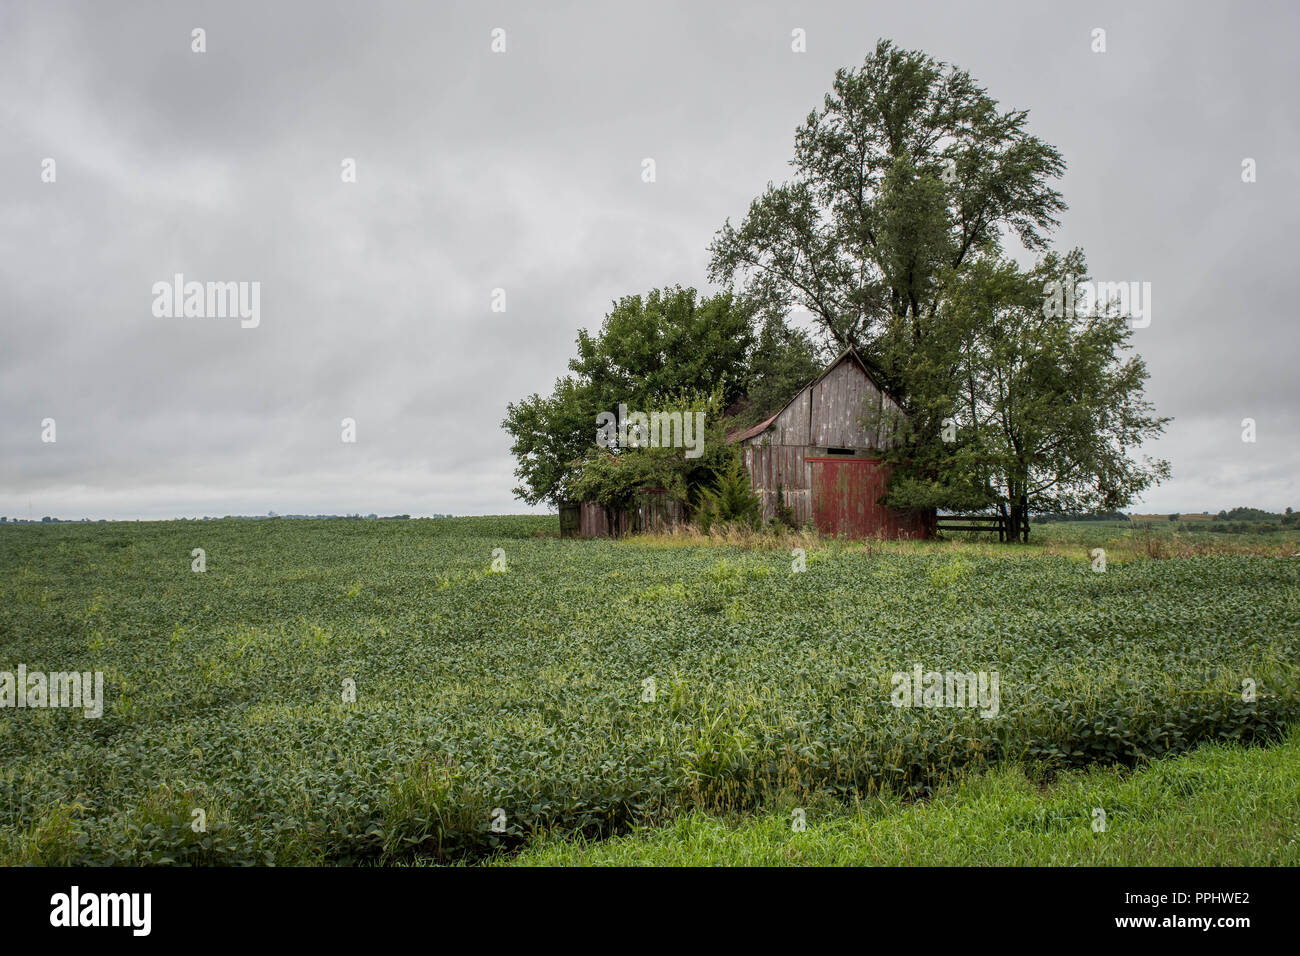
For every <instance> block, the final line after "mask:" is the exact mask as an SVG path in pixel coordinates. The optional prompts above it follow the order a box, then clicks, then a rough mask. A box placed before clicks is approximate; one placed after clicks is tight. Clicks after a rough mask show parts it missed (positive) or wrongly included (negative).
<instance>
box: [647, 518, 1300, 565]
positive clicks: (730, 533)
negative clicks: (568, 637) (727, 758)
mask: <svg viewBox="0 0 1300 956" xmlns="http://www.w3.org/2000/svg"><path fill="white" fill-rule="evenodd" d="M1034 531H1036V532H1038V533H1037V537H1036V539H1035V534H1034V532H1031V534H1030V542H1029V544H1027V545H1026V544H1002V543H999V542H998V541H997V540H996V539H994V538H993V537H992V536H990V535H980V536H975V535H971V536H969V537H968V536H966V535H963V534H958V535H956V536H953V537H948V538H944V539H939V540H928V541H907V540H889V539H884V538H867V539H863V540H846V539H843V538H834V537H828V536H826V535H822V534H820V533H819V532H817V531H815V530H812V529H809V528H802V529H797V530H796V529H790V528H784V527H780V528H764V529H760V530H754V529H750V528H744V527H737V526H725V527H714V528H712V529H710V530H709V531H708V532H707V533H706V532H702V531H700V530H699V529H698V528H697V527H696V526H695V525H690V524H687V525H681V526H679V527H677V528H675V529H673V530H670V531H662V532H654V533H647V534H638V535H629V536H627V537H625V538H623V539H621V541H622V542H623V543H625V544H628V545H634V546H636V547H643V548H700V547H706V548H707V547H733V548H747V549H753V550H762V551H790V550H792V549H794V548H803V549H805V550H811V549H813V548H817V549H826V548H832V549H835V550H838V551H845V552H854V551H860V552H864V553H867V554H889V553H907V554H918V553H919V554H926V553H942V554H951V553H954V552H957V553H963V554H979V555H983V556H985V557H992V558H1001V557H1017V556H1025V555H1052V556H1062V557H1071V558H1079V557H1087V556H1088V555H1089V554H1090V552H1091V551H1092V549H1093V548H1104V549H1105V550H1106V556H1107V559H1108V560H1117V561H1133V560H1152V561H1162V560H1169V559H1180V558H1195V557H1204V556H1206V555H1249V556H1256V557H1273V558H1290V557H1297V556H1300V555H1298V554H1297V546H1296V542H1295V541H1293V540H1289V539H1287V540H1282V541H1277V542H1263V541H1259V540H1258V539H1249V538H1245V539H1243V538H1241V537H1239V536H1236V535H1217V536H1214V540H1207V539H1206V538H1205V537H1204V536H1200V535H1188V534H1185V533H1182V532H1178V531H1164V530H1160V531H1155V530H1152V529H1150V528H1142V527H1137V528H1134V529H1132V530H1127V529H1126V530H1125V531H1124V532H1122V533H1120V534H1116V535H1104V536H1089V537H1087V538H1083V537H1080V538H1078V539H1063V538H1057V537H1047V536H1045V535H1044V534H1043V533H1042V532H1041V531H1040V530H1039V529H1038V528H1037V526H1036V527H1035V529H1034Z"/></svg>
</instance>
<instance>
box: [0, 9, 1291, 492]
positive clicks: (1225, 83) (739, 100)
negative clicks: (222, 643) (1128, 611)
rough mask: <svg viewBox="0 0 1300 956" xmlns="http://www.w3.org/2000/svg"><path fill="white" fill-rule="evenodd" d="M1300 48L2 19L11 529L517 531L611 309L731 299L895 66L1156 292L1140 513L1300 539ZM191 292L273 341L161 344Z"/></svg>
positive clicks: (1262, 29)
mask: <svg viewBox="0 0 1300 956" xmlns="http://www.w3.org/2000/svg"><path fill="white" fill-rule="evenodd" d="M1297 25H1300V15H1297V13H1296V12H1295V10H1294V9H1292V8H1290V7H1288V6H1287V5H1285V4H1258V5H1253V6H1251V7H1250V8H1248V9H1246V10H1245V11H1243V10H1242V8H1240V7H1234V6H1231V5H1228V4H1187V3H1169V4H1143V5H1141V6H1139V7H1132V6H1130V5H1125V4H1114V5H1094V6H1092V7H1091V8H1089V9H1088V10H1086V11H1083V10H1056V9H1043V8H1042V7H1041V5H1035V4H1030V3H1025V4H994V5H985V4H981V5H973V4H957V3H954V4H951V5H939V4H935V5H930V6H926V5H915V4H912V5H891V6H880V7H877V8H874V9H872V8H868V7H867V6H865V5H863V4H861V3H852V2H843V3H827V4H818V5H815V6H809V7H807V8H800V7H798V6H790V5H787V4H776V3H768V4H764V3H759V4H755V3H743V4H742V3H739V2H737V3H726V4H710V5H707V7H705V5H699V4H686V3H682V4H657V5H653V6H652V7H649V8H647V7H640V6H632V5H629V6H626V7H623V6H619V7H617V8H615V7H614V6H613V5H597V4H586V5H580V4H571V5H547V6H546V7H545V8H542V7H538V6H536V5H531V4H522V3H518V4H500V5H478V4H476V5H473V6H469V5H466V6H463V7H462V6H452V5H446V4H439V5H431V4H417V3H381V4H376V5H363V4H333V5H327V4H318V3H305V2H304V3H285V4H275V5H263V4H257V3H235V4H223V5H221V6H219V7H205V6H198V5H183V4H171V3H149V4H143V3H141V4H114V5H112V6H107V5H103V4H94V3H58V2H55V3H44V4H39V5H30V6H27V7H19V6H17V5H8V6H6V7H5V8H4V10H3V11H0V90H3V93H4V95H3V97H0V128H3V130H4V135H3V136H2V137H0V195H2V197H3V201H2V202H0V410H2V411H3V415H2V416H0V513H4V514H11V515H23V516H25V515H26V514H27V513H28V509H29V508H30V509H31V510H32V513H33V514H34V515H35V516H37V517H39V516H40V515H42V514H57V515H60V516H64V517H80V516H83V515H86V516H90V517H169V516H172V515H178V514H191V515H193V514H226V513H249V512H252V513H262V512H265V511H267V510H271V509H274V510H276V511H278V512H294V511H308V512H316V511H331V512H333V511H362V512H370V511H378V512H381V513H393V512H409V513H412V514H422V513H429V512H448V511H450V512H455V513H465V514H468V513H485V512H508V511H521V510H526V509H525V508H524V507H523V506H522V505H521V504H520V503H519V502H518V501H516V500H514V499H512V497H511V494H510V489H511V488H512V487H513V485H514V479H513V476H512V474H511V472H512V469H513V462H512V460H511V458H510V456H509V442H508V439H507V437H506V435H505V434H504V433H503V432H502V431H501V429H500V427H499V423H500V421H501V418H502V416H503V414H504V411H505V405H506V403H507V402H509V401H512V400H516V399H518V398H521V397H523V396H525V395H527V394H529V393H531V392H533V391H545V390H547V389H549V387H550V386H551V384H552V383H553V381H554V379H555V378H556V377H557V376H558V375H560V374H562V373H563V371H564V368H565V362H566V360H567V358H568V357H569V355H570V354H571V352H572V347H573V339H574V336H575V333H576V330H577V329H578V328H579V327H584V326H585V327H594V326H596V325H598V324H599V322H600V320H601V317H602V316H603V314H604V313H605V311H606V310H607V309H608V306H609V304H610V302H611V301H612V300H613V299H615V298H617V297H618V296H621V295H624V294H627V293H630V292H637V291H645V290H647V289H648V288H650V287H652V286H657V285H662V284H666V283H673V282H681V283H683V284H689V285H696V286H697V287H700V288H705V287H706V283H705V279H704V276H705V271H706V264H707V252H706V246H707V245H708V242H709V240H710V239H711V237H712V235H713V233H714V231H715V230H716V229H717V228H718V226H719V225H720V224H721V223H722V221H723V219H724V218H726V217H728V216H730V217H732V218H733V219H736V218H738V217H740V216H741V215H743V213H744V210H745V208H746V207H747V205H748V202H749V200H750V199H751V198H753V196H755V195H756V194H757V193H758V192H759V191H760V190H761V189H762V188H763V186H764V185H765V184H766V183H767V182H768V181H769V180H779V179H781V178H783V177H784V176H785V175H786V171H787V166H786V162H787V160H788V159H789V157H790V155H791V152H792V141H793V131H794V128H795V126H796V125H797V124H798V123H799V122H800V121H801V120H802V118H803V117H804V116H805V115H806V114H807V113H808V111H809V110H811V109H813V108H815V107H816V106H817V105H818V104H819V103H820V101H821V97H822V96H823V95H824V93H825V92H826V90H827V89H828V88H829V86H830V82H831V78H832V75H833V73H834V70H835V69H836V68H837V67H840V66H851V65H856V64H857V63H859V62H861V60H862V57H863V56H864V55H866V53H867V52H869V51H870V50H871V48H872V47H873V46H874V44H875V41H876V39H877V37H880V36H888V37H891V38H893V39H894V40H895V41H896V42H898V43H899V44H901V45H903V46H907V47H917V48H920V49H923V50H926V51H927V52H929V53H931V54H932V55H934V56H936V57H939V58H941V59H945V60H948V61H951V62H955V63H957V64H959V65H961V66H963V67H965V68H967V69H969V70H970V71H971V72H972V73H973V74H974V75H975V76H976V77H977V78H978V79H979V80H980V81H981V82H982V83H984V84H985V85H986V86H987V87H988V88H989V90H990V92H991V93H992V94H993V95H994V96H995V97H997V98H998V99H999V100H1000V101H1001V102H1002V103H1003V104H1004V105H1005V106H1009V107H1017V108H1026V109H1029V110H1030V112H1031V124H1032V127H1033V129H1034V131H1035V132H1036V133H1038V134H1039V135H1040V136H1042V137H1044V138H1045V139H1047V140H1048V141H1049V142H1052V143H1054V144H1055V145H1057V146H1058V147H1059V148H1061V150H1062V151H1063V153H1064V155H1065V157H1066V159H1067V161H1068V162H1069V165H1070V169H1069V172H1068V174H1067V177H1066V179H1065V181H1064V184H1063V187H1062V188H1063V190H1064V192H1065V196H1066V199H1067V201H1068V202H1069V203H1070V206H1071V208H1070V210H1069V212H1068V213H1067V214H1066V215H1065V217H1064V219H1063V223H1062V229H1061V231H1060V234H1059V244H1060V245H1061V246H1063V247H1069V246H1074V245H1079V246H1082V247H1084V248H1085V249H1086V250H1087V252H1088V255H1089V260H1090V264H1091V266H1092V269H1093V272H1094V274H1095V275H1096V276H1097V277H1098V278H1105V279H1115V280H1119V279H1133V280H1142V281H1150V282H1151V283H1152V286H1153V298H1154V316H1153V321H1152V324H1151V326H1150V328H1147V329H1142V330H1140V331H1139V332H1138V333H1137V335H1136V343H1137V346H1138V348H1139V350H1140V351H1141V353H1142V355H1143V356H1144V358H1145V359H1146V360H1147V362H1148V365H1149V367H1150V369H1151V373H1152V378H1151V382H1150V386H1149V389H1148V393H1149V397H1150V398H1151V399H1152V400H1153V401H1154V402H1155V403H1156V405H1157V407H1158V409H1159V410H1160V411H1161V412H1162V413H1163V414H1168V415H1173V416H1175V418H1176V421H1175V423H1174V425H1173V426H1172V427H1171V429H1170V431H1169V434H1168V435H1167V436H1166V437H1165V438H1164V439H1162V440H1161V441H1160V442H1158V443H1156V444H1154V445H1153V446H1152V447H1151V448H1150V449H1149V451H1150V452H1152V453H1155V454H1159V455H1162V456H1164V457H1168V458H1170V459H1171V460H1172V462H1173V464H1174V472H1175V475H1174V479H1173V480H1172V481H1171V482H1170V483H1169V484H1167V485H1166V486H1164V487H1162V488H1160V489H1158V490H1157V491H1155V492H1153V493H1152V494H1150V495H1149V496H1148V498H1147V500H1146V503H1145V505H1144V507H1147V508H1150V509H1151V510H1187V511H1192V510H1203V509H1210V510H1218V509H1219V508H1222V507H1231V506H1233V505H1236V504H1254V505H1259V506H1265V507H1273V508H1280V507H1283V506H1286V505H1288V504H1295V505H1298V506H1300V502H1298V501H1293V500H1292V494H1293V492H1294V487H1295V485H1294V480H1293V476H1294V475H1295V474H1296V471H1297V467H1298V466H1300V451H1297V448H1298V445H1300V443H1298V442H1297V440H1296V439H1297V437H1300V420H1298V419H1297V413H1296V411H1295V409H1296V407H1297V404H1298V403H1297V401H1296V399H1297V397H1298V396H1297V391H1298V390H1297V386H1296V384H1295V383H1296V377H1295V375H1294V372H1293V367H1294V365H1295V360H1296V356H1297V354H1298V353H1300V349H1297V344H1300V341H1298V340H1300V332H1297V330H1296V326H1295V324H1294V322H1293V321H1292V307H1291V303H1292V300H1293V295H1292V291H1291V283H1292V280H1291V278H1290V277H1291V275H1292V274H1293V273H1294V266H1293V264H1292V262H1291V261H1290V259H1291V253H1292V252H1293V249H1294V245H1295V241H1294V237H1295V235H1296V232H1297V227H1300V211H1298V209H1297V204H1296V203H1295V201H1294V192H1295V189H1294V183H1295V182H1296V181H1297V179H1298V174H1300V169H1297V165H1298V164H1300V158H1298V157H1300V135H1298V132H1297V124H1296V121H1295V118H1294V117H1295V112H1294V108H1293V107H1291V106H1289V105H1288V100H1289V99H1290V98H1291V97H1292V95H1293V93H1294V91H1295V89H1296V88H1297V85H1298V84H1297V80H1300V68H1298V67H1297V65H1296V61H1295V58H1294V56H1293V55H1292V51H1291V49H1290V45H1291V38H1292V37H1294V36H1295V35H1296V32H1297V31H1296V27H1297ZM196 26H201V27H203V28H204V29H206V31H207V43H208V52H207V53H205V54H202V55H198V54H193V53H191V52H190V50H189V42H190V41H189V37H190V30H191V29H192V28H193V27H196ZM497 26H499V27H503V28H505V29H506V30H507V36H508V44H509V52H508V53H507V54H505V55H504V56H498V55H493V54H492V53H490V52H489V48H488V44H489V31H490V30H491V29H492V28H493V27H497ZM795 27H802V28H804V29H806V30H807V33H808V52H807V53H806V54H802V55H796V54H793V53H791V52H790V47H789V38H790V31H791V29H793V28H795ZM1094 27H1104V28H1105V29H1106V30H1107V40H1108V51H1107V52H1106V53H1105V54H1094V53H1092V52H1091V51H1090V50H1089V34H1090V31H1091V29H1092V28H1094ZM47 156H49V157H54V158H55V159H56V161H57V163H58V182H57V183H56V184H54V185H48V184H43V183H41V182H40V178H39V174H40V162H41V160H42V158H43V157H47ZM647 156H649V157H653V158H654V159H655V160H656V163H657V167H658V182H656V183H654V184H653V185H647V184H645V183H642V182H641V180H640V177H639V173H640V162H641V159H642V158H643V157H647ZM1246 156H1251V157H1254V158H1255V159H1256V160H1257V161H1258V164H1259V181H1258V182H1257V183H1254V184H1249V185H1247V184H1243V183H1242V182H1241V181H1240V177H1239V169H1240V163H1241V160H1242V158H1243V157H1246ZM344 157H353V158H355V159H356V161H357V165H358V182H357V183H356V184H343V183H341V182H340V177H339V171H340V163H341V161H342V160H343V159H344ZM177 272H181V273H184V274H185V275H186V277H187V278H189V279H196V280H200V281H207V280H236V281H239V280H242V281H253V280H257V281H260V282H261V283H262V320H261V325H260V327H258V328H256V329H241V328H239V323H238V320H234V319H158V318H154V317H153V315H152V314H151V311H150V306H151V303H152V294H151V291H150V290H151V286H152V284H153V283H154V282H156V281H160V280H168V279H170V277H171V276H172V275H173V274H174V273H177ZM495 287H503V288H505V289H506V290H507V296H508V311H507V312H506V313H504V314H498V313H493V312H492V311H490V309H489V302H490V295H491V291H492V289H493V288H495ZM46 417H53V418H55V419H56V420H57V422H58V442H57V444H54V445H49V444H43V443H41V441H40V422H41V420H42V419H43V418H46ZM344 417H352V418H355V419H356V420H357V422H358V434H359V440H358V442H357V444H356V445H345V444H343V443H342V442H340V441H339V431H340V420H341V419H342V418H344ZM1245 417H1252V418H1254V419H1256V421H1257V423H1258V433H1259V438H1258V441H1257V443H1255V444H1253V445H1250V444H1245V443H1243V442H1241V440H1240V431H1241V429H1240V422H1241V419H1242V418H1245ZM29 502H30V504H29Z"/></svg>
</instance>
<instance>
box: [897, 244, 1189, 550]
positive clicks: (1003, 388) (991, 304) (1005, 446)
mask: <svg viewBox="0 0 1300 956" xmlns="http://www.w3.org/2000/svg"><path fill="white" fill-rule="evenodd" d="M1086 276H1087V264H1086V262H1085V260H1084V257H1083V254H1082V252H1080V251H1078V250H1076V251H1074V252H1071V253H1070V254H1069V255H1067V256H1063V257H1062V256H1057V255H1055V254H1049V255H1048V256H1046V257H1045V258H1044V259H1043V260H1042V261H1041V262H1040V263H1039V264H1038V265H1037V266H1036V267H1035V268H1034V269H1031V270H1021V269H1020V268H1019V267H1018V266H1017V265H1016V264H1015V263H1014V262H1010V261H1008V260H1006V259H999V258H997V257H994V256H991V255H990V256H980V257H977V258H976V259H975V260H973V261H972V262H971V263H970V265H969V267H968V268H966V269H964V270H963V271H962V272H961V273H960V274H959V275H955V276H953V277H952V279H951V285H950V286H949V288H948V289H947V294H946V295H945V296H944V303H945V304H944V306H943V308H942V309H941V310H940V317H941V321H939V322H937V323H936V325H935V336H934V339H933V341H932V342H931V347H929V348H927V349H925V350H921V351H918V352H916V353H914V354H913V355H912V356H910V357H909V358H908V359H907V360H906V364H905V365H904V368H905V370H906V374H907V378H908V380H909V381H910V382H911V383H912V386H913V393H912V397H913V406H914V408H915V411H914V413H913V414H912V415H911V416H910V417H909V418H907V419H906V420H902V421H898V422H895V423H892V424H894V425H895V426H896V429H897V431H896V433H897V435H898V437H899V444H898V445H897V446H895V447H894V448H893V449H891V450H890V452H889V453H888V455H889V457H890V458H891V459H892V460H893V461H894V462H895V467H896V468H897V474H898V476H899V477H898V479H897V480H896V481H894V482H893V483H892V485H891V488H890V493H889V500H890V502H891V503H893V504H895V505H897V506H899V507H908V506H917V507H924V506H931V507H932V506H934V505H936V504H938V505H940V506H948V507H953V506H958V507H970V508H980V507H985V506H988V505H992V504H998V505H1000V506H1001V507H1002V508H1003V509H1004V510H1005V512H1006V513H1007V514H1008V517H1009V518H1010V519H1011V521H1012V527H1013V528H1016V529H1020V531H1021V533H1022V534H1023V535H1024V537H1026V538H1027V536H1028V532H1027V528H1028V522H1027V517H1028V515H1029V513H1030V512H1035V513H1056V514H1063V513H1083V512H1088V511H1096V510H1101V511H1115V510H1118V509H1120V508H1122V507H1125V506H1127V505H1128V504H1130V503H1131V502H1132V500H1133V499H1134V498H1135V497H1136V496H1137V495H1139V494H1140V493H1141V492H1142V491H1144V490H1145V489H1147V488H1149V487H1150V486H1151V485H1153V484H1155V483H1158V482H1159V481H1161V480H1163V479H1164V478H1165V477H1167V476H1168V474H1169V463H1168V462H1166V461H1163V460H1158V459H1154V460H1153V459H1151V458H1147V457H1144V458H1142V459H1141V460H1138V459H1136V458H1135V457H1134V452H1135V451H1136V449H1137V448H1138V446H1140V444H1141V443H1142V441H1143V440H1144V439H1148V438H1153V437H1155V436H1158V435H1159V434H1160V433H1161V432H1163V430H1164V427H1165V425H1166V424H1167V423H1168V421H1169V419H1168V418H1162V417H1159V416H1156V415H1155V414H1154V412H1153V409H1152V407H1151V405H1150V403H1149V402H1147V401H1146V400H1145V399H1144V398H1143V394H1142V387H1143V384H1144V383H1145V381H1146V377H1147V371H1146V365H1145V363H1144V362H1143V361H1142V359H1141V357H1140V356H1137V355H1134V354H1129V353H1130V352H1131V339H1132V335H1133V332H1132V329H1131V328H1130V326H1129V320H1128V317H1126V316H1125V315H1123V314H1121V313H1120V312H1119V311H1118V310H1117V309H1115V308H1105V307H1103V308H1100V309H1097V310H1095V311H1094V312H1092V313H1090V314H1086V315H1084V314H1080V315H1074V316H1061V315H1058V314H1053V312H1052V311H1051V310H1050V309H1048V308H1046V307H1045V304H1044V300H1045V292H1044V290H1045V289H1050V288H1052V287H1053V284H1054V283H1066V282H1079V281H1083V280H1084V279H1085V278H1086Z"/></svg>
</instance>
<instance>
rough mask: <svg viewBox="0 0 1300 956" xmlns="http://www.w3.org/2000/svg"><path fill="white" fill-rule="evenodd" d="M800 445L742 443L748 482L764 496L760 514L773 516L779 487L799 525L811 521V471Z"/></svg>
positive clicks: (804, 450)
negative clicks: (747, 470)
mask: <svg viewBox="0 0 1300 956" xmlns="http://www.w3.org/2000/svg"><path fill="white" fill-rule="evenodd" d="M806 452H807V449H806V448H805V447H804V446H803V445H773V444H766V445H764V444H761V439H760V440H759V441H757V442H754V441H751V442H748V443H746V445H745V467H746V468H747V469H749V484H750V487H751V488H753V489H754V490H755V491H756V492H758V494H759V496H760V497H761V498H762V499H763V517H764V518H772V517H775V516H776V493H777V489H778V488H780V489H781V492H782V495H783V497H784V498H785V503H786V505H787V506H789V507H790V508H791V509H792V510H793V511H794V517H795V521H796V522H797V523H798V524H800V525H805V524H811V523H812V499H811V497H810V496H809V490H810V489H811V488H812V473H811V472H810V471H809V470H808V463H807V461H805V455H806Z"/></svg>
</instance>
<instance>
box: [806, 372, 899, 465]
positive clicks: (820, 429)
mask: <svg viewBox="0 0 1300 956" xmlns="http://www.w3.org/2000/svg"><path fill="white" fill-rule="evenodd" d="M810 391H811V393H812V395H811V405H812V408H811V411H812V418H811V421H812V426H811V428H810V430H809V431H810V434H811V436H812V437H811V438H810V440H809V441H808V444H809V445H821V446H824V447H832V448H879V447H880V433H879V429H878V428H876V427H872V428H864V427H863V425H862V418H863V415H864V414H866V413H867V412H868V410H870V411H872V412H874V413H875V414H879V412H880V401H881V395H880V391H879V390H878V389H877V388H876V386H875V385H874V384H873V383H872V381H871V379H869V378H867V376H866V375H864V374H863V372H862V369H860V368H858V366H857V365H856V364H854V363H853V362H841V363H840V364H839V365H837V366H835V367H834V368H832V369H831V370H830V371H829V372H828V373H826V375H825V376H823V377H822V379H821V380H820V381H818V382H817V383H816V384H815V385H813V386H812V387H811V389H810Z"/></svg>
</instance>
